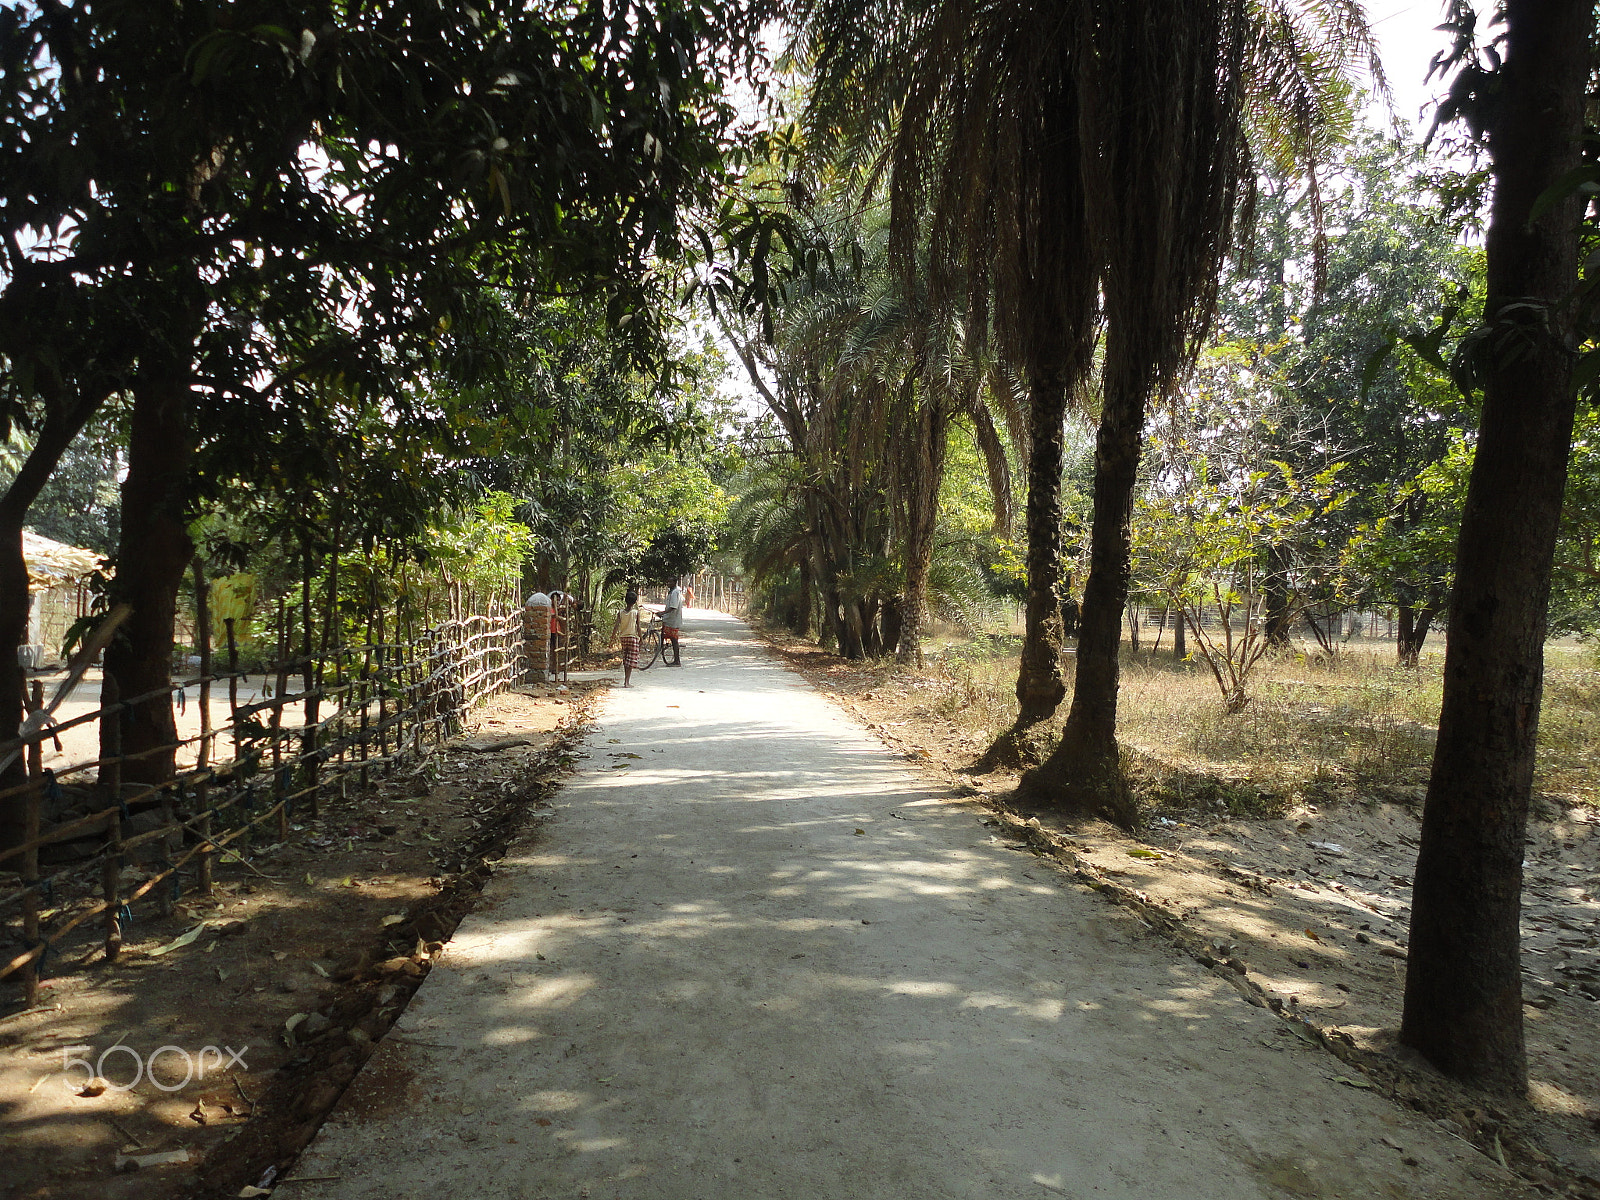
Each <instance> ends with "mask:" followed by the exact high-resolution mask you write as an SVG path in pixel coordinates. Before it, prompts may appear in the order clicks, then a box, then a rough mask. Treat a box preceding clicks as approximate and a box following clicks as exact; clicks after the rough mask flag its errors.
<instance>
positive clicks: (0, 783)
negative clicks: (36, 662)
mask: <svg viewBox="0 0 1600 1200" xmlns="http://www.w3.org/2000/svg"><path fill="white" fill-rule="evenodd" d="M99 404H100V401H99V400H96V401H95V402H94V403H93V404H89V405H79V406H78V408H77V409H76V410H74V411H73V412H72V413H71V414H70V415H61V416H57V415H55V411H54V410H52V413H51V415H50V416H48V417H46V418H45V421H44V424H43V425H42V426H41V428H40V430H39V437H38V440H37V441H35V442H34V445H33V449H32V450H30V451H29V452H28V457H27V458H26V459H24V460H23V463H22V467H21V469H20V470H19V471H18V472H17V477H16V478H15V479H13V480H12V481H11V486H10V487H9V488H7V489H6V493H5V496H4V497H3V498H0V737H13V736H15V734H16V732H17V727H18V726H19V725H20V724H21V723H22V719H23V716H24V711H23V689H24V688H25V687H26V673H25V672H24V671H23V669H22V664H21V663H20V662H18V661H17V647H18V646H20V645H21V644H22V641H23V638H24V637H26V636H27V632H28V608H29V602H30V597H29V595H28V563H27V559H25V558H24V557H23V554H22V527H23V524H24V522H26V521H27V519H28V509H29V507H30V506H31V505H32V504H33V502H34V500H36V499H37V498H38V496H39V492H40V491H41V490H42V489H43V488H44V485H45V484H46V483H48V482H49V480H50V473H51V472H52V471H53V470H55V466H56V463H57V462H59V461H60V460H61V456H62V455H63V454H64V453H66V450H67V447H68V446H70V445H71V444H72V439H73V438H75V437H76V436H77V435H78V432H79V430H81V429H82V428H83V426H84V425H85V423H87V421H88V419H89V416H90V414H92V413H93V412H94V410H95V409H96V408H98V407H99ZM80 413H81V414H82V415H81V416H80V415H79V414H80ZM26 780H27V755H25V754H19V755H17V757H16V760H15V761H14V762H13V763H12V764H11V765H10V766H9V767H8V768H6V770H5V771H4V772H0V789H4V788H10V787H13V786H16V785H19V784H21V783H24V782H26ZM24 800H25V797H24V795H23V794H22V793H18V794H16V795H15V796H12V797H9V798H8V799H5V800H0V848H4V847H9V846H17V845H21V844H22V842H23V841H24V840H25V838H24V837H23V830H24V828H25V826H26V813H25V812H24V809H25V807H26V805H25V803H24Z"/></svg>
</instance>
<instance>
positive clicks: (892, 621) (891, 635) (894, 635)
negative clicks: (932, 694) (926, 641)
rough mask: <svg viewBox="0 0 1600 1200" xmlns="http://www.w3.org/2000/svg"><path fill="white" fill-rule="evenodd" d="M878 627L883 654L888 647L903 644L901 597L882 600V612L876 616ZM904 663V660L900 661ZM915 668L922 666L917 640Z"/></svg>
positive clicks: (919, 641)
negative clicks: (880, 632)
mask: <svg viewBox="0 0 1600 1200" xmlns="http://www.w3.org/2000/svg"><path fill="white" fill-rule="evenodd" d="M878 626H879V628H880V629H881V630H882V635H881V643H882V645H883V652H884V653H885V654H887V653H888V652H889V647H890V646H896V647H898V646H900V645H903V644H904V638H905V633H906V613H905V598H904V597H902V596H889V597H886V598H885V599H884V602H883V610H882V611H881V612H880V613H879V614H878ZM901 661H902V662H903V661H905V660H904V659H902V660H901ZM913 661H915V662H916V664H917V666H919V667H920V666H921V665H922V645H921V639H918V645H917V655H916V658H915V659H914V660H913Z"/></svg>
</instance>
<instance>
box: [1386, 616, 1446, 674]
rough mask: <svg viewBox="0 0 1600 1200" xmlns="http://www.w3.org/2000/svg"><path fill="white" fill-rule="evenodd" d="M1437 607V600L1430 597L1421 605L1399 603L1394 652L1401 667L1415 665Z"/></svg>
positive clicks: (1426, 638)
mask: <svg viewBox="0 0 1600 1200" xmlns="http://www.w3.org/2000/svg"><path fill="white" fill-rule="evenodd" d="M1438 609H1439V605H1438V602H1437V601H1435V600H1431V599H1430V600H1427V601H1425V602H1424V603H1422V604H1421V605H1411V604H1402V605H1400V635H1399V637H1398V638H1397V639H1396V640H1395V652H1396V656H1397V658H1398V660H1399V663H1400V665H1401V666H1402V667H1415V666H1416V665H1417V661H1418V659H1419V658H1420V657H1421V655H1422V644H1423V643H1424V642H1426V641H1427V640H1428V628H1429V627H1430V626H1431V625H1432V624H1433V618H1434V617H1435V616H1436V615H1438Z"/></svg>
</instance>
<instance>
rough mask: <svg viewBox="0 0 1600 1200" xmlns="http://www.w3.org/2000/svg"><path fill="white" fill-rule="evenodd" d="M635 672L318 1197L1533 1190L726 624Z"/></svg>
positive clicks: (316, 1152) (312, 1186)
mask: <svg viewBox="0 0 1600 1200" xmlns="http://www.w3.org/2000/svg"><path fill="white" fill-rule="evenodd" d="M684 661H685V666H684V667H683V668H681V669H677V670H673V669H664V668H656V669H655V670H653V671H651V672H649V673H648V674H645V675H642V676H637V677H636V686H635V687H634V688H633V689H632V690H629V691H623V690H614V691H613V692H612V693H611V694H610V696H609V697H608V700H607V702H606V705H605V707H604V709H603V710H602V719H601V726H600V729H599V731H598V732H597V733H596V734H594V735H593V736H592V737H591V738H590V740H589V743H588V752H587V755H586V761H585V762H583V763H582V764H581V767H580V770H579V771H578V773H577V774H576V776H574V778H573V780H572V782H571V783H570V784H569V785H568V786H567V787H566V788H565V789H564V790H563V791H562V792H560V793H559V794H558V795H557V796H556V798H555V804H556V810H555V814H554V816H553V817H552V818H551V820H550V821H549V822H548V823H547V824H546V825H545V827H544V829H543V832H542V834H541V836H540V838H539V840H538V841H537V842H536V843H531V844H528V845H527V846H525V847H524V848H523V849H522V850H521V851H518V850H517V849H516V848H515V847H513V849H512V851H511V853H510V854H509V856H508V857H507V858H506V859H505V861H504V863H503V865H502V868H501V869H500V871H499V872H498V873H497V874H496V876H495V877H494V879H493V880H492V881H491V883H490V884H489V886H488V888H487V889H486V891H485V895H484V902H483V904H482V905H481V906H480V908H479V909H478V911H477V912H476V913H474V914H473V915H471V916H469V917H468V918H467V919H466V921H465V922H463V924H462V925H461V927H460V929H459V930H458V931H457V933H456V936H455V939H454V940H453V941H452V942H451V943H450V944H449V945H448V946H447V947H446V948H445V950H444V953H443V954H442V956H441V957H440V958H439V960H438V962H437V965H436V967H435V969H434V971H433V972H432V974H431V975H430V976H429V977H428V978H427V980H426V982H425V983H424V984H423V986H422V987H421V989H420V990H419V991H418V993H417V995H416V997H415V998H414V1000H413V1002H412V1004H411V1006H410V1007H409V1009H408V1010H407V1011H406V1012H405V1014H404V1015H403V1016H402V1017H401V1018H400V1020H399V1021H398V1023H397V1024H396V1026H395V1028H394V1031H393V1033H392V1034H391V1035H390V1036H389V1037H388V1038H386V1039H385V1040H384V1042H383V1043H382V1044H381V1045H380V1046H379V1049H378V1051H377V1052H376V1054H375V1055H374V1056H373V1058H372V1059H371V1061H369V1063H368V1064H367V1066H366V1068H365V1069H364V1070H363V1071H362V1073H361V1074H360V1075H359V1076H357V1078H356V1081H355V1083H354V1084H353V1085H352V1087H351V1088H350V1090H349V1091H348V1092H347V1093H346V1094H345V1096H344V1099H343V1101H342V1102H341V1103H340V1105H339V1107H338V1108H337V1109H336V1110H335V1112H334V1115H333V1117H332V1118H331V1120H330V1121H329V1123H328V1124H327V1125H325V1126H324V1128H323V1131H322V1133H321V1134H320V1136H319V1137H318V1139H317V1140H316V1141H315V1142H314V1143H313V1145H312V1146H311V1148H310V1149H309V1150H308V1152H307V1154H306V1155H305V1156H304V1157H303V1158H302V1159H301V1161H300V1162H299V1164H298V1165H297V1167H296V1168H295V1172H294V1174H293V1176H292V1177H291V1179H293V1180H299V1181H302V1182H297V1183H295V1185H294V1194H295V1196H296V1197H306V1198H308V1200H333V1198H339V1200H357V1198H363V1197H379V1196H382V1197H385V1198H390V1197H399V1198H404V1197H424V1196H430V1197H431V1196H435V1195H438V1194H441V1193H443V1194H450V1195H452V1196H453V1197H456V1198H459V1200H467V1198H470V1197H480V1196H481V1197H491V1196H492V1197H507V1196H511V1197H521V1198H528V1200H533V1198H549V1200H555V1198H557V1197H560V1198H566V1197H573V1198H579V1197H592V1198H594V1200H600V1198H602V1197H604V1198H616V1200H622V1198H630V1200H632V1198H638V1200H644V1198H650V1200H688V1198H691V1197H692V1198H695V1200H723V1198H726V1200H765V1198H772V1200H777V1198H780V1197H784V1198H787V1197H794V1198H796V1200H799V1198H802V1197H803V1198H805V1200H813V1198H817V1200H843V1198H847V1197H873V1198H875V1200H899V1198H902V1197H903V1198H906V1200H911V1198H913V1197H915V1198H916V1200H924V1198H937V1197H973V1198H977V1197H983V1198H985V1200H1001V1198H1006V1197H1030V1198H1033V1197H1048V1196H1052V1195H1063V1196H1073V1197H1106V1198H1111V1197H1123V1198H1127V1200H1134V1198H1138V1200H1161V1198H1165V1197H1173V1198H1177V1197H1182V1198H1184V1200H1191V1198H1194V1197H1200V1196H1205V1197H1208V1198H1217V1200H1231V1198H1234V1197H1238V1198H1252V1200H1253V1198H1258V1197H1284V1196H1293V1197H1327V1198H1332V1197H1351V1198H1356V1197H1359V1198H1362V1200H1366V1198H1367V1197H1373V1196H1382V1197H1397V1198H1399V1197H1408V1198H1410V1197H1432V1196H1437V1197H1458V1198H1470V1197H1489V1196H1510V1195H1523V1194H1527V1193H1525V1192H1524V1191H1523V1189H1522V1185H1521V1184H1520V1182H1518V1181H1516V1180H1515V1179H1514V1177H1513V1176H1512V1175H1511V1174H1510V1173H1509V1172H1507V1171H1505V1170H1503V1169H1502V1168H1501V1167H1499V1166H1498V1165H1497V1164H1495V1163H1493V1162H1491V1161H1490V1160H1489V1159H1488V1158H1486V1157H1484V1156H1483V1155H1482V1154H1480V1153H1479V1152H1478V1151H1477V1150H1475V1149H1473V1148H1472V1147H1471V1146H1470V1145H1468V1143H1467V1142H1465V1141H1463V1140H1461V1139H1460V1138H1458V1137H1455V1136H1452V1134H1451V1133H1450V1132H1449V1131H1447V1130H1446V1129H1444V1128H1441V1127H1440V1126H1438V1125H1437V1124H1435V1123H1434V1122H1432V1121H1429V1120H1427V1119H1426V1118H1424V1117H1422V1116H1421V1115H1419V1114H1417V1113H1415V1112H1412V1111H1410V1110H1407V1109H1404V1108H1401V1107H1398V1106H1396V1105H1395V1104H1393V1103H1392V1102H1390V1101H1389V1100H1388V1099H1386V1098H1384V1097H1382V1096H1379V1095H1377V1094H1375V1093H1374V1091H1373V1090H1372V1089H1371V1088H1370V1086H1369V1085H1367V1084H1366V1083H1365V1081H1364V1080H1362V1079H1361V1078H1359V1075H1358V1073H1356V1074H1353V1069H1352V1068H1351V1067H1350V1066H1348V1065H1346V1064H1345V1063H1343V1062H1341V1061H1339V1060H1338V1059H1336V1058H1334V1057H1333V1056H1331V1055H1329V1054H1328V1053H1326V1052H1325V1051H1324V1050H1323V1049H1321V1048H1320V1047H1319V1046H1317V1045H1314V1044H1312V1043H1310V1042H1308V1041H1307V1040H1305V1039H1304V1038H1302V1037H1301V1036H1299V1035H1297V1034H1296V1032H1295V1031H1294V1029H1293V1027H1292V1026H1290V1025H1289V1024H1288V1023H1287V1022H1284V1021H1282V1020H1281V1019H1280V1018H1278V1017H1276V1016H1273V1015H1272V1014H1271V1013H1269V1012H1268V1011H1266V1010H1264V1009H1262V1008H1258V1007H1252V1006H1251V1005H1249V1004H1247V1003H1246V1002H1245V1001H1244V1000H1243V999H1242V998H1241V996H1240V994H1239V992H1238V991H1236V990H1235V989H1234V988H1233V987H1231V986H1229V985H1228V984H1227V983H1226V982H1225V981H1224V980H1223V979H1222V978H1221V977H1220V976H1219V975H1218V974H1217V973H1215V972H1212V971H1207V970H1205V969H1204V968H1202V967H1201V966H1200V965H1199V964H1197V963H1196V962H1195V961H1194V960H1193V959H1192V958H1191V957H1188V956H1183V955H1179V954H1178V953H1176V952H1175V951H1174V950H1173V949H1172V948H1171V947H1170V946H1169V944H1168V943H1167V941H1166V940H1164V939H1162V938H1159V937H1156V936H1154V935H1153V933H1152V930H1151V926H1150V925H1149V924H1148V923H1147V922H1146V921H1144V920H1141V918H1140V917H1139V916H1138V915H1137V914H1135V913H1133V912H1130V911H1127V910H1124V909H1121V908H1117V907H1115V906H1112V905H1108V904H1107V903H1105V901H1104V900H1102V899H1101V898H1100V897H1098V896H1095V895H1093V894H1092V893H1091V892H1089V891H1088V890H1086V889H1085V888H1083V887H1081V886H1080V885H1079V884H1078V883H1077V882H1076V881H1075V880H1074V879H1073V878H1072V877H1071V876H1069V875H1068V874H1067V873H1066V872H1065V871H1063V870H1062V869H1061V868H1060V867H1058V866H1057V865H1055V864H1054V863H1052V862H1051V861H1050V860H1048V859H1042V858H1038V857H1035V856H1034V855H1033V854H1032V853H1030V852H1028V851H1027V849H1026V848H1025V847H1024V846H1023V845H1021V844H1020V843H1018V842H1016V841H1014V840H1012V839H1010V838H1006V837H1002V836H999V835H998V834H997V833H996V832H994V831H993V828H992V825H985V824H984V821H985V819H989V820H991V821H992V818H987V817H986V814H985V813H984V812H983V811H982V810H981V809H978V808H975V807H973V806H971V804H970V802H968V801H963V800H960V799H958V798H957V797H955V796H954V795H953V794H952V793H951V792H950V791H949V790H947V789H945V790H941V789H939V788H938V787H936V786H935V787H930V785H929V781H928V779H927V778H926V777H925V776H917V775H913V774H911V773H909V772H908V770H907V769H906V767H905V764H904V761H903V759H901V760H900V761H897V756H895V755H893V754H891V753H890V752H889V751H887V750H886V749H885V748H884V747H883V745H882V743H881V742H879V741H878V740H877V739H876V738H874V737H872V736H871V735H870V734H868V733H866V732H865V731H863V730H862V729H861V727H860V725H858V724H857V723H856V722H854V721H853V720H851V719H850V718H848V717H847V716H846V715H844V714H843V713H842V712H841V711H840V709H839V708H838V707H837V706H836V705H834V704H833V703H831V702H830V701H828V700H826V699H824V698H823V697H822V696H820V695H819V694H817V693H816V692H815V691H814V690H813V689H812V688H811V687H810V685H809V684H807V683H806V682H805V681H804V680H803V679H802V678H800V677H799V676H797V675H795V674H794V673H792V672H789V671H787V670H785V669H783V667H782V666H780V665H779V664H778V663H777V662H776V661H775V659H774V658H773V657H772V656H771V655H770V654H769V653H768V652H767V651H765V650H764V649H763V648H762V647H761V646H760V645H759V644H758V643H757V642H756V641H755V640H754V638H753V637H752V635H751V634H750V633H749V632H748V631H747V630H746V628H745V627H744V626H743V625H742V624H740V623H739V622H736V621H735V620H733V619H732V618H726V617H719V616H717V615H715V614H707V613H705V612H704V611H696V612H694V613H692V614H690V618H689V621H688V625H687V630H686V652H685V656H684Z"/></svg>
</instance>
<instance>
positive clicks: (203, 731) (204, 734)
mask: <svg viewBox="0 0 1600 1200" xmlns="http://www.w3.org/2000/svg"><path fill="white" fill-rule="evenodd" d="M208 586H209V585H208V584H207V581H206V567H205V563H204V562H202V561H201V559H200V556H199V555H198V554H196V555H195V556H194V625H195V630H194V640H195V646H196V648H197V649H198V650H199V651H200V747H199V750H198V752H197V753H196V754H195V766H197V767H200V768H202V769H204V768H205V766H206V765H207V764H208V763H210V761H211V596H210V592H209V590H208Z"/></svg>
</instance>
